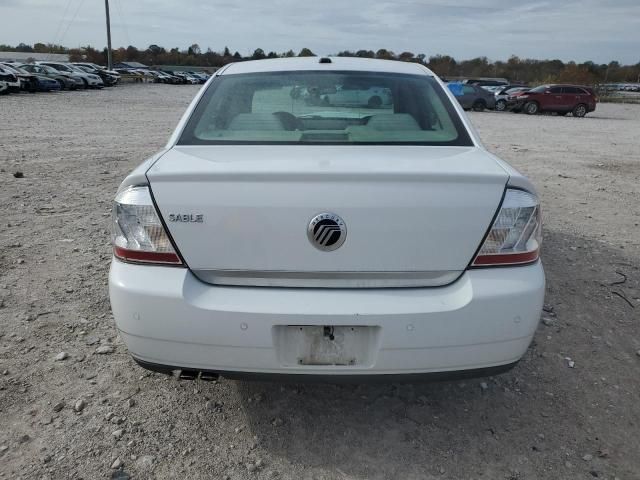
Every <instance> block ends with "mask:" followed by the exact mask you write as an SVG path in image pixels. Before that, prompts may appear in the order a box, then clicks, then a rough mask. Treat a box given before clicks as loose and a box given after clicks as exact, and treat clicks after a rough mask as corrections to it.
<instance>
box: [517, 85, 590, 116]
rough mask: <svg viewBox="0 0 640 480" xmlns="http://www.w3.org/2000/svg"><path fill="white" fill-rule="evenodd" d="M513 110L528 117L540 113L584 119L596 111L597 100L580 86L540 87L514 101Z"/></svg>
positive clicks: (588, 89)
mask: <svg viewBox="0 0 640 480" xmlns="http://www.w3.org/2000/svg"><path fill="white" fill-rule="evenodd" d="M515 100H516V105H515V107H514V108H516V109H521V110H522V111H524V112H525V113H527V114H529V115H535V114H536V113H540V112H556V113H557V114H558V115H566V114H567V113H569V112H571V113H572V114H573V116H574V117H584V116H585V115H586V114H587V113H589V112H593V111H594V110H595V109H596V103H597V101H598V99H597V98H596V95H595V93H594V92H593V90H592V89H591V88H589V87H584V86H580V85H541V86H539V87H536V88H533V89H531V90H528V91H526V92H524V93H522V94H521V95H519V96H518V97H517V98H516V99H515Z"/></svg>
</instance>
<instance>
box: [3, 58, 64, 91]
mask: <svg viewBox="0 0 640 480" xmlns="http://www.w3.org/2000/svg"><path fill="white" fill-rule="evenodd" d="M3 65H4V66H6V67H7V68H9V69H10V70H11V71H12V72H16V73H17V75H20V77H21V79H22V78H25V79H26V81H27V82H29V83H28V87H27V88H26V89H27V90H28V91H30V92H32V93H33V92H50V91H52V90H60V89H61V87H60V84H59V83H58V82H57V81H56V80H54V79H53V78H49V77H47V76H44V75H38V74H35V73H30V72H28V71H27V70H25V69H23V68H21V67H20V66H18V64H16V63H11V64H7V63H4V64H3Z"/></svg>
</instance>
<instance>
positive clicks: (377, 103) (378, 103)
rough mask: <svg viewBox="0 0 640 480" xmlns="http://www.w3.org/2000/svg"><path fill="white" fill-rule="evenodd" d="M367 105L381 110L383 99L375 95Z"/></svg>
mask: <svg viewBox="0 0 640 480" xmlns="http://www.w3.org/2000/svg"><path fill="white" fill-rule="evenodd" d="M367 105H368V106H369V107H370V108H380V107H381V106H382V99H381V98H380V97H379V96H377V95H375V96H373V97H371V98H370V99H369V101H368V102H367Z"/></svg>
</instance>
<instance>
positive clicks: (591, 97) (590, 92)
mask: <svg viewBox="0 0 640 480" xmlns="http://www.w3.org/2000/svg"><path fill="white" fill-rule="evenodd" d="M580 88H582V89H583V90H584V91H585V92H587V96H586V100H587V101H586V105H587V110H588V111H589V112H594V111H595V110H596V105H597V103H598V101H599V99H598V95H597V94H596V92H595V90H594V89H593V88H592V87H580Z"/></svg>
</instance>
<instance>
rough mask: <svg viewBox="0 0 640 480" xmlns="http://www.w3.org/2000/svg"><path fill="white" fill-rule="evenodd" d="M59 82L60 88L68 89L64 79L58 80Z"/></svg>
mask: <svg viewBox="0 0 640 480" xmlns="http://www.w3.org/2000/svg"><path fill="white" fill-rule="evenodd" d="M56 81H57V82H58V85H60V90H66V89H67V86H66V85H65V84H64V82H63V81H62V80H56Z"/></svg>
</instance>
